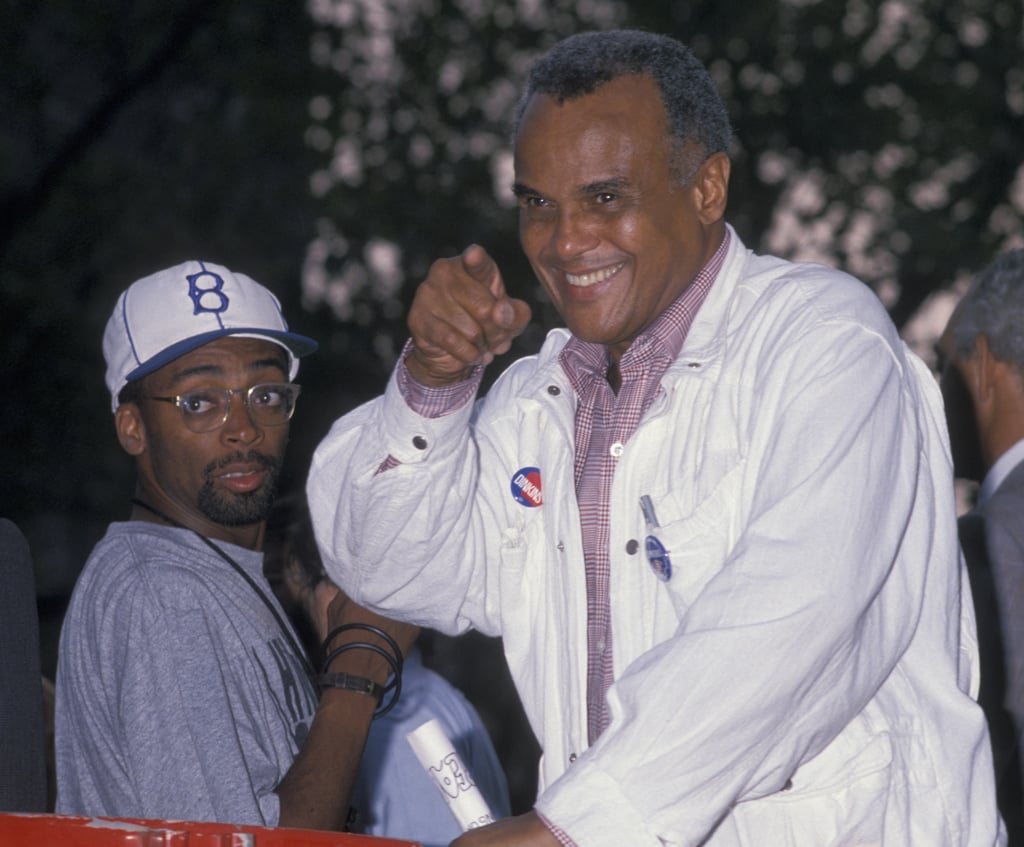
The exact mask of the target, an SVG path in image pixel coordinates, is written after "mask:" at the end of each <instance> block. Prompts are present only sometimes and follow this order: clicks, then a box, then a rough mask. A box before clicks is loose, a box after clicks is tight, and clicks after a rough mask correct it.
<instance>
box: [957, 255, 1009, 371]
mask: <svg viewBox="0 0 1024 847" xmlns="http://www.w3.org/2000/svg"><path fill="white" fill-rule="evenodd" d="M979 335H984V336H985V338H987V339H988V346H989V349H991V351H992V355H993V356H995V357H996V358H997V359H999V361H1001V362H1008V363H1009V364H1011V365H1013V366H1014V368H1016V370H1017V371H1018V372H1019V373H1021V374H1024V249H1021V250H1009V251H1007V252H1006V253H1002V254H1001V255H999V256H997V257H996V258H995V259H994V260H993V261H992V263H991V264H989V265H988V267H986V268H985V269H984V270H983V271H982V272H981V273H980V274H978V276H977V277H976V278H975V280H974V282H973V283H972V284H971V287H970V288H969V289H968V290H967V293H966V294H965V295H964V296H963V299H962V300H961V301H960V304H959V305H958V306H957V310H956V312H955V314H954V322H953V327H952V330H951V333H950V342H951V347H952V351H953V355H954V356H956V357H957V358H959V359H968V358H970V357H971V356H972V355H973V354H974V349H975V348H974V344H975V339H977V337H978V336H979Z"/></svg>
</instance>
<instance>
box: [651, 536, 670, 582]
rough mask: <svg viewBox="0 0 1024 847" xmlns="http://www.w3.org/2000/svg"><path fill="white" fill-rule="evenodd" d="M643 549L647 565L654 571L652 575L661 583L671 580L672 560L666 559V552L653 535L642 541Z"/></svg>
mask: <svg viewBox="0 0 1024 847" xmlns="http://www.w3.org/2000/svg"><path fill="white" fill-rule="evenodd" d="M644 548H645V551H646V553H647V563H648V564H649V565H650V566H651V570H652V571H654V575H655V576H656V577H658V579H660V580H661V581H662V582H668V581H669V580H670V579H672V560H671V559H670V558H669V557H668V550H666V549H665V545H664V544H662V543H661V542H660V541H659V540H658V539H657V538H655V537H654V536H653V535H648V536H647V538H646V539H644Z"/></svg>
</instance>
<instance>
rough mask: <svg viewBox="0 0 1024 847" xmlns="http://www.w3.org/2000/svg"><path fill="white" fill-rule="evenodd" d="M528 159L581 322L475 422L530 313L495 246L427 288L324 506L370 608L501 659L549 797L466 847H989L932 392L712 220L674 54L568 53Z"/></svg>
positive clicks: (527, 117) (527, 135)
mask: <svg viewBox="0 0 1024 847" xmlns="http://www.w3.org/2000/svg"><path fill="white" fill-rule="evenodd" d="M513 137H514V145H515V151H514V158H515V185H514V191H515V193H516V195H517V197H518V199H519V236H520V241H521V244H522V247H523V250H524V252H525V253H526V256H527V258H528V259H529V261H530V264H531V265H532V267H533V271H534V273H535V274H536V276H537V278H538V279H539V280H540V283H541V284H542V285H543V287H544V290H545V291H546V293H547V294H548V296H549V297H550V299H551V301H552V302H553V303H554V305H555V307H556V308H557V310H558V312H559V314H560V315H561V317H562V319H563V320H564V321H565V324H566V327H567V329H555V330H553V331H552V332H551V333H550V334H549V335H548V338H547V341H546V343H545V344H544V346H543V348H542V349H541V350H540V352H539V354H538V355H536V356H533V357H529V358H525V359H521V360H519V361H517V362H515V363H513V364H512V365H511V366H510V367H509V368H508V369H507V370H506V371H505V373H503V374H502V375H501V377H500V378H499V379H498V380H497V382H496V383H495V385H494V387H493V388H492V389H491V390H490V391H489V393H488V394H487V396H486V397H483V398H482V399H480V400H479V401H478V402H477V403H473V402H472V401H473V398H474V397H475V395H476V391H477V388H478V386H479V384H480V378H481V371H482V368H483V366H485V365H486V364H488V363H489V362H490V361H491V360H492V359H493V357H494V356H495V355H496V354H499V353H502V352H504V351H506V350H507V349H508V348H509V345H510V343H511V340H512V339H513V338H514V337H515V336H516V334H517V333H519V332H521V331H522V329H523V328H524V326H525V325H526V323H527V321H528V320H529V312H528V309H527V307H526V305H525V304H524V303H522V302H521V301H518V300H515V299H512V298H510V297H509V296H508V294H507V293H506V289H505V284H504V280H503V278H502V276H501V274H500V272H499V269H498V268H497V266H496V265H495V263H494V261H493V260H492V259H491V258H490V257H489V256H488V254H487V253H486V252H485V251H484V250H483V249H482V248H481V247H479V246H473V247H470V248H468V249H467V250H466V251H465V252H464V253H463V254H462V255H461V256H457V257H455V258H451V259H446V260H442V261H438V262H436V263H435V264H434V265H433V266H432V268H431V270H430V273H429V275H428V277H427V279H426V280H425V281H424V282H423V283H422V284H421V286H420V287H419V289H418V291H417V294H416V298H415V300H414V302H413V305H412V309H411V311H410V314H409V318H408V324H409V329H410V333H411V336H412V337H411V339H410V341H409V344H408V345H407V347H406V350H405V354H404V356H403V358H402V361H401V362H400V363H399V365H398V367H397V369H396V371H395V373H394V375H393V377H392V379H391V381H390V383H389V384H388V386H387V390H386V392H385V394H384V396H383V397H381V398H379V399H377V400H375V401H373V402H371V403H370V404H368V405H365V406H363V407H362V408H360V409H357V410H355V411H354V412H352V413H351V414H349V415H347V416H345V417H344V418H342V419H341V420H340V421H338V422H337V423H336V424H335V427H334V429H333V430H332V431H331V433H330V434H329V435H328V437H327V438H326V440H325V441H324V443H323V444H322V445H321V446H320V448H319V450H318V452H317V456H316V458H315V461H314V470H313V473H312V474H311V477H310V497H309V499H310V502H311V503H312V504H313V517H314V522H315V524H316V529H317V532H318V536H319V540H320V542H321V546H322V547H323V548H324V559H325V563H326V566H327V569H328V572H329V573H330V574H331V576H332V578H334V579H335V580H336V581H338V582H339V583H340V584H341V585H342V586H343V587H344V588H345V589H346V590H348V591H349V592H350V593H351V594H352V595H353V596H354V597H356V598H357V599H358V600H359V601H360V602H363V603H366V604H367V605H368V606H370V607H371V608H373V609H375V610H376V611H378V612H381V613H382V614H388V615H395V616H398V617H401V618H403V619H405V620H409V621H413V622H416V623H419V624H421V625H430V626H433V627H437V628H439V629H442V630H446V631H448V632H460V631H463V630H466V629H469V628H471V627H472V628H477V629H479V630H482V631H483V632H485V633H488V634H492V635H500V636H501V637H502V639H503V644H504V647H505V651H506V655H507V657H508V662H509V666H510V668H511V671H512V674H513V677H514V678H515V681H516V684H517V687H518V690H519V693H520V695H521V697H522V699H523V703H524V706H525V709H526V712H527V714H528V715H529V718H530V720H531V723H532V726H533V729H534V731H535V732H536V733H537V736H538V738H539V739H540V742H541V745H542V747H543V752H544V756H543V761H542V764H541V773H540V795H539V797H538V799H537V802H536V805H535V808H534V810H533V811H531V812H529V813H527V814H525V815H522V816H519V817H516V818H510V819H506V820H504V821H499V822H498V823H496V824H493V825H491V826H488V827H484V828H482V829H479V830H473V831H471V832H469V833H467V834H466V835H464V836H462V837H460V838H459V839H458V841H457V842H456V844H458V845H459V847H462V846H463V845H465V847H470V845H474V847H482V846H483V845H494V847H498V845H517V847H522V845H538V847H539V845H557V844H577V845H581V847H598V845H608V847H621V845H624V844H628V845H631V847H663V845H686V847H697V845H703V847H739V845H782V844H785V845H791V847H824V845H873V847H879V845H886V847H907V845H929V847H966V845H974V846H975V847H991V845H994V844H998V843H1001V841H1002V839H1003V838H1004V837H1005V836H1004V835H1003V834H1002V832H1001V828H1000V823H999V817H998V814H997V812H996V809H995V801H994V792H993V779H992V775H991V772H990V771H991V759H990V755H991V754H990V752H989V745H988V740H987V738H986V729H985V719H984V716H983V714H982V712H981V710H980V709H979V708H978V705H977V703H976V702H975V701H974V700H973V698H972V694H973V693H975V692H976V690H977V687H976V686H977V649H976V644H975V642H974V623H973V616H972V614H973V613H972V611H971V604H970V602H969V597H967V596H965V595H964V594H962V587H963V585H964V578H963V572H962V568H961V562H960V555H959V548H958V546H957V536H956V520H955V507H954V501H953V486H952V473H951V468H950V460H949V452H948V446H947V439H946V434H945V431H944V423H943V414H942V404H941V398H940V396H939V393H938V389H937V386H936V385H935V382H934V379H933V378H932V376H931V374H930V373H929V372H928V371H927V369H926V368H925V367H924V366H923V364H922V363H921V362H920V361H919V360H917V359H916V358H915V357H914V356H913V355H912V354H911V353H910V352H909V351H908V350H907V349H906V348H905V346H904V345H903V343H902V342H901V340H900V338H899V336H898V334H897V332H896V329H895V327H894V326H893V324H892V322H891V321H890V320H889V318H888V316H887V315H886V313H885V310H884V308H883V307H882V305H881V303H880V302H879V301H878V299H877V298H876V297H875V296H874V294H873V293H872V292H871V291H870V290H869V289H868V288H867V287H866V286H865V285H863V284H862V283H860V282H859V281H857V280H855V279H853V278H851V277H849V276H847V275H846V274H843V273H840V272H838V271H836V270H834V269H832V268H827V267H823V266H820V265H811V264H798V263H792V262H787V261H783V260H781V259H778V258H774V257H771V256H759V255H756V254H754V253H753V252H751V251H750V250H748V249H747V248H746V247H745V246H744V245H743V243H742V242H741V240H740V237H739V235H738V234H737V233H736V232H735V231H734V230H733V229H732V228H731V227H730V226H729V225H728V224H727V223H726V221H725V210H726V200H727V195H728V182H729V172H730V160H729V156H728V153H729V147H730V143H731V132H730V127H729V121H728V116H727V114H726V110H725V106H724V104H723V103H722V101H721V99H720V97H719V95H718V94H717V92H716V91H715V88H714V85H713V83H712V80H711V77H710V76H709V74H708V73H707V72H706V70H705V69H704V67H703V66H702V65H701V64H700V63H699V62H698V61H697V60H696V59H695V58H694V57H693V55H692V54H691V53H690V52H689V51H688V50H687V49H686V48H685V47H683V46H682V45H681V44H679V43H678V42H676V41H674V40H672V39H669V38H664V37H660V36H656V35H651V34H647V33H638V32H604V33H590V34H584V35H579V36H574V37H572V38H569V39H567V40H565V41H563V42H561V43H559V44H558V45H556V46H555V47H554V48H553V49H552V50H551V52H550V53H548V54H547V55H546V56H544V57H542V58H541V59H540V60H539V62H538V63H537V64H536V65H535V66H534V68H533V70H532V71H531V73H530V76H529V79H528V81H527V85H526V90H525V93H524V96H523V98H522V100H521V101H520V107H519V110H518V113H517V116H516V125H515V127H514V133H513ZM342 479H343V480H345V481H346V484H345V485H344V486H341V485H339V484H338V480H342ZM524 480H526V481H528V482H529V485H530V488H529V490H528V491H526V490H525V489H526V486H525V483H524ZM526 494H529V495H530V496H525V495H526Z"/></svg>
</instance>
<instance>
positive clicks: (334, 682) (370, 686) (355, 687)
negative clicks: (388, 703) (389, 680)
mask: <svg viewBox="0 0 1024 847" xmlns="http://www.w3.org/2000/svg"><path fill="white" fill-rule="evenodd" d="M316 684H317V685H318V686H319V687H320V689H321V690H323V689H324V688H341V689H343V690H344V691H355V692H356V693H358V694H369V695H370V696H371V697H372V698H373V699H374V700H376V701H377V705H378V706H379V705H380V702H381V700H383V699H384V686H383V685H381V684H380V683H379V682H374V681H373V680H372V679H369V678H368V677H365V676H355V675H354V674H350V673H322V674H320V676H318V677H317V678H316Z"/></svg>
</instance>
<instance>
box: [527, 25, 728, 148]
mask: <svg viewBox="0 0 1024 847" xmlns="http://www.w3.org/2000/svg"><path fill="white" fill-rule="evenodd" d="M631 75H643V76H648V77H650V78H651V79H652V80H654V82H655V84H656V85H657V86H658V90H659V91H660V92H661V99H662V102H663V103H664V105H665V114H666V115H667V117H668V123H669V137H670V140H671V141H672V145H673V147H674V148H675V150H676V152H677V153H679V152H681V151H682V150H683V148H685V147H686V146H687V145H688V144H690V143H691V142H692V143H695V144H696V145H697V146H698V148H699V151H700V154H701V156H702V159H701V161H702V160H703V159H706V158H707V157H708V156H711V155H712V154H714V153H719V152H721V153H726V154H728V152H729V147H730V145H731V144H732V127H731V126H730V124H729V113H728V110H727V109H726V107H725V103H724V102H723V101H722V97H721V95H720V94H719V93H718V89H717V88H716V87H715V83H714V80H712V78H711V74H709V73H708V71H707V68H705V67H704V65H703V64H701V62H700V60H699V59H698V58H697V57H696V56H694V55H693V53H691V52H690V50H689V49H688V48H687V47H686V46H685V45H684V44H682V43H681V42H679V41H677V40H676V39H674V38H669V37H668V36H666V35H656V34H654V33H649V32H640V31H638V30H611V31H608V32H584V33H579V34H577V35H572V36H570V37H569V38H566V39H564V40H562V41H560V42H558V43H557V44H556V45H555V46H554V47H552V48H551V50H549V51H548V52H547V53H546V54H545V55H544V56H542V57H541V58H540V59H538V60H537V62H536V64H534V66H533V67H532V69H531V70H530V74H529V76H528V77H527V80H526V85H525V87H524V90H523V94H522V97H521V98H520V100H519V104H518V106H517V107H516V112H515V119H514V121H513V127H512V139H513V141H515V139H516V138H517V137H518V135H519V127H520V124H521V123H522V119H523V113H524V112H525V111H526V106H527V103H528V102H529V100H530V98H531V97H533V95H534V94H546V95H548V96H550V97H553V98H554V99H555V100H557V101H558V102H559V103H563V102H565V101H566V100H574V99H575V98H577V97H583V96H584V95H586V94H590V93H592V92H593V91H594V90H595V89H597V88H599V87H600V86H602V85H604V84H605V83H607V82H612V81H613V80H616V79H619V78H620V77H624V76H631ZM698 164H699V163H698Z"/></svg>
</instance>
